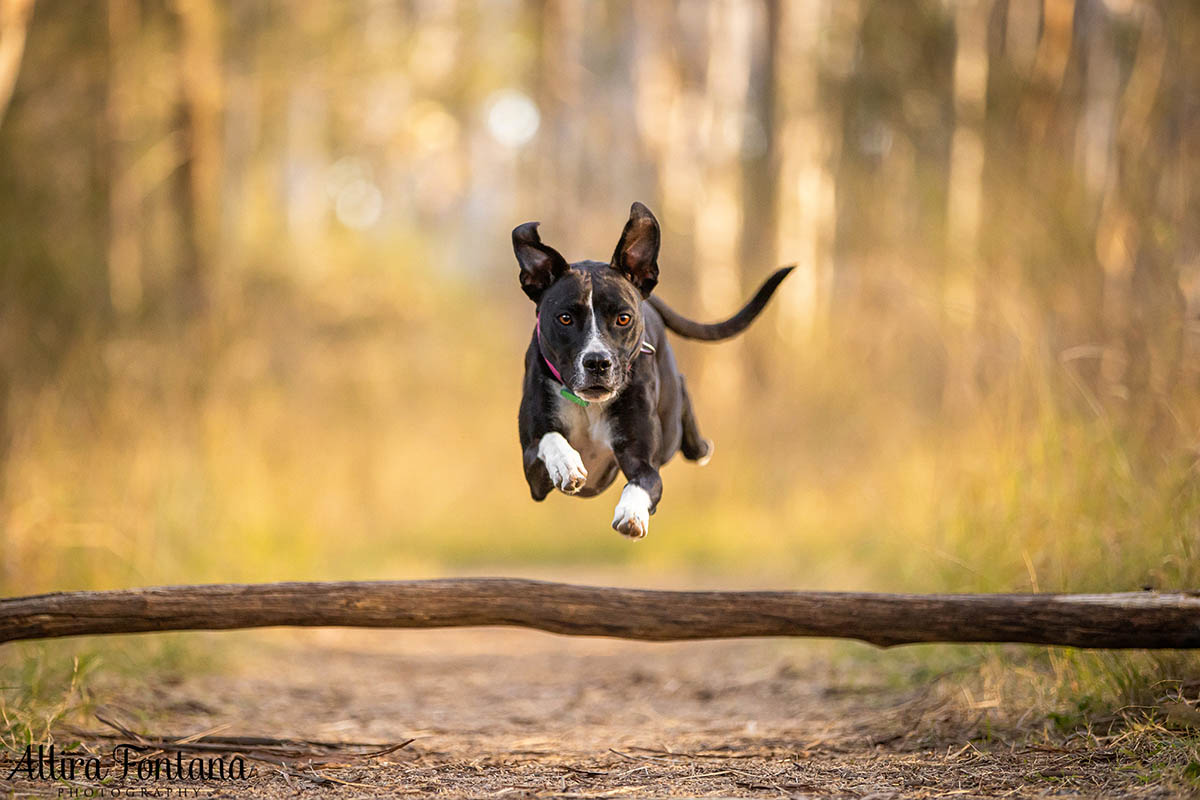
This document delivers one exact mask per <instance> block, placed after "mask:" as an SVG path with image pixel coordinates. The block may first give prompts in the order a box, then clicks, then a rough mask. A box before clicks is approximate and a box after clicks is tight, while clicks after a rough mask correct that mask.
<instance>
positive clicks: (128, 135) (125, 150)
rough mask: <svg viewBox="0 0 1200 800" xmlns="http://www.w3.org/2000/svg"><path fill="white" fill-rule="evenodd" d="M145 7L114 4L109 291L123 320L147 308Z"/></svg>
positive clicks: (118, 0) (124, 0) (128, 0)
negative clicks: (137, 130)
mask: <svg viewBox="0 0 1200 800" xmlns="http://www.w3.org/2000/svg"><path fill="white" fill-rule="evenodd" d="M140 27H141V6H140V3H138V2H137V0H108V80H107V81H106V83H105V90H106V92H107V96H106V102H105V126H106V131H105V132H106V142H105V143H106V146H107V148H108V153H107V168H108V175H107V179H108V292H109V303H110V304H111V306H112V309H113V311H115V312H116V313H117V314H118V315H119V316H128V315H131V314H133V313H134V312H136V311H137V310H138V308H139V307H140V306H141V304H142V295H143V291H144V287H143V275H142V249H141V242H140V236H141V231H142V227H143V226H142V221H141V217H142V214H141V187H140V186H139V185H138V181H137V180H136V175H135V173H134V170H133V163H134V158H133V157H132V154H131V153H130V150H131V148H132V146H133V139H134V132H133V127H134V116H135V114H136V113H137V112H136V108H135V105H136V94H135V93H134V91H133V84H134V83H135V82H137V81H140V80H143V79H144V76H143V75H142V74H141V70H140V69H139V64H138V61H137V53H138V50H137V38H138V30H139V28H140Z"/></svg>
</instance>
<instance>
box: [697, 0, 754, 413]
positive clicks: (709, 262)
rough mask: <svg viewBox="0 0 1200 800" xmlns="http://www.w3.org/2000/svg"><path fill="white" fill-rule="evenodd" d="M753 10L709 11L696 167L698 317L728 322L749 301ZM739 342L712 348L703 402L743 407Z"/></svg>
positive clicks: (719, 5) (716, 5) (725, 1)
mask: <svg viewBox="0 0 1200 800" xmlns="http://www.w3.org/2000/svg"><path fill="white" fill-rule="evenodd" d="M752 15H753V10H752V8H751V7H750V6H748V5H746V4H743V3H740V2H737V1H736V0H714V2H713V3H711V4H710V5H709V6H708V35H707V42H708V63H707V69H706V72H705V89H704V95H703V97H702V99H701V105H700V120H699V123H700V129H699V136H700V152H701V153H702V161H701V163H700V164H699V169H700V170H701V172H702V174H703V176H704V177H703V186H702V189H701V191H700V194H699V198H698V202H697V204H696V222H695V229H696V239H695V252H694V263H695V273H696V286H697V289H698V293H699V299H700V313H701V314H702V316H703V317H704V318H705V319H712V320H716V319H723V318H724V317H727V316H729V314H730V313H731V312H732V311H733V310H735V309H736V307H737V304H739V303H740V302H742V301H743V300H744V298H742V297H741V294H742V291H741V290H742V271H741V268H740V263H739V262H740V256H741V242H740V238H739V237H740V234H741V231H742V225H743V217H742V207H741V198H742V192H743V186H742V165H741V156H742V148H743V144H744V134H745V130H744V126H745V122H746V109H747V100H748V90H749V86H750V45H751V38H752V36H751V35H752V31H753V21H754V20H753V16H752ZM741 350H742V345H741V341H740V340H736V341H733V342H728V343H726V344H725V345H723V346H722V347H720V348H717V349H714V350H713V351H712V353H711V354H709V355H708V356H707V357H706V358H705V360H704V363H703V366H702V368H701V373H700V375H699V378H698V381H697V383H698V384H699V385H700V389H699V390H698V391H699V393H700V394H702V395H703V396H705V397H711V398H714V399H715V400H716V401H717V402H718V403H724V404H727V405H728V406H733V405H736V404H737V403H738V401H739V398H740V395H741V391H742V388H743V387H742V384H743V380H744V374H743V371H742V364H743V359H742V357H741V355H740V353H741Z"/></svg>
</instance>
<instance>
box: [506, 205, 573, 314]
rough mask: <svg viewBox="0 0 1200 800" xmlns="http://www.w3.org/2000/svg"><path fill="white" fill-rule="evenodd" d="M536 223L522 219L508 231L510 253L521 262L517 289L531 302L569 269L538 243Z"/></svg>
mask: <svg viewBox="0 0 1200 800" xmlns="http://www.w3.org/2000/svg"><path fill="white" fill-rule="evenodd" d="M538 224H539V223H537V222H526V223H525V224H524V225H518V226H517V227H515V228H513V232H512V241H513V252H514V253H516V255H517V263H518V264H520V265H521V289H523V290H524V292H525V294H527V295H529V299H530V300H532V301H533V302H535V303H536V302H537V301H538V298H540V297H541V296H542V292H544V291H546V289H548V288H549V287H550V284H552V283H554V281H555V280H557V279H558V278H559V276H561V275H562V274H563V273H565V272H566V271H567V270H568V269H570V267H568V266H567V260H566V259H565V258H563V257H562V256H561V255H559V254H558V251H557V250H555V249H554V248H553V247H549V246H548V245H544V244H542V237H540V236H538V232H537V229H538Z"/></svg>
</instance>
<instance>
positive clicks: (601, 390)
mask: <svg viewBox="0 0 1200 800" xmlns="http://www.w3.org/2000/svg"><path fill="white" fill-rule="evenodd" d="M575 394H577V395H579V396H580V397H582V398H583V399H584V400H587V401H588V402H589V403H602V402H604V401H605V400H607V399H609V398H610V397H612V396H613V395H614V394H616V392H614V391H613V390H612V389H610V388H608V387H607V386H601V385H600V384H595V385H593V386H585V387H584V388H582V389H580V390H579V391H577V392H575Z"/></svg>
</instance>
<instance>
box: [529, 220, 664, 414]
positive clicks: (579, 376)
mask: <svg viewBox="0 0 1200 800" xmlns="http://www.w3.org/2000/svg"><path fill="white" fill-rule="evenodd" d="M537 227H538V223H536V222H526V223H525V224H524V225H519V226H517V227H516V228H515V229H514V230H513V234H512V238H513V251H514V252H515V253H516V255H517V262H518V263H519V264H520V265H521V288H522V289H523V290H524V291H525V294H527V295H529V299H531V300H533V302H535V303H537V309H538V320H539V323H538V324H539V326H540V328H541V336H540V346H541V348H542V354H543V355H544V356H545V357H546V359H548V360H549V361H550V363H551V364H553V365H554V366H555V368H556V369H558V371H559V372H560V373H561V375H562V380H563V382H564V383H565V384H566V386H567V388H568V389H570V390H571V391H572V392H574V393H575V394H577V395H579V396H580V397H582V398H583V399H585V400H588V401H590V402H603V401H605V400H608V399H610V398H611V397H613V396H614V395H615V394H616V393H617V392H619V391H620V390H621V389H622V388H623V387H624V386H625V383H626V381H628V380H629V370H630V367H631V365H632V363H633V359H635V358H637V356H638V353H640V352H641V346H642V335H643V333H644V326H643V322H642V301H643V300H645V299H646V298H647V297H649V296H650V292H652V291H653V290H654V286H655V284H657V283H658V245H659V229H658V220H656V219H655V218H654V215H653V214H651V213H650V209H648V208H646V207H645V206H644V205H642V204H641V203H634V204H633V208H631V209H630V211H629V221H628V222H627V223H625V230H624V231H623V232H622V233H621V239H620V241H618V242H617V249H616V250H615V251H614V252H613V257H612V260H611V261H610V262H609V263H607V264H605V263H603V262H599V261H579V262H576V263H574V264H568V263H567V261H566V259H564V258H563V257H562V256H561V255H559V253H558V251H557V250H555V249H554V248H552V247H550V246H548V245H546V244H543V243H542V239H541V237H540V236H538V232H537Z"/></svg>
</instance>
